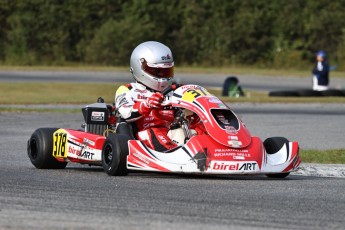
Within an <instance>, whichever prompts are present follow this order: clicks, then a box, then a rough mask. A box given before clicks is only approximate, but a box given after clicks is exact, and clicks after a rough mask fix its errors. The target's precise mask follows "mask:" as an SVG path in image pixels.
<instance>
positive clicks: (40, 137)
mask: <svg viewBox="0 0 345 230" xmlns="http://www.w3.org/2000/svg"><path fill="white" fill-rule="evenodd" d="M56 130H57V128H40V129H37V130H35V132H34V133H33V134H32V135H31V137H30V139H29V141H28V146H27V147H28V148H27V152H28V156H29V158H30V161H31V163H32V164H33V165H34V166H35V167H36V168H38V169H64V168H65V167H66V165H67V162H59V161H58V160H56V159H55V158H54V157H53V134H54V132H55V131H56Z"/></svg>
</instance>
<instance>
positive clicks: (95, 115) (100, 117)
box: [91, 111, 104, 121]
mask: <svg viewBox="0 0 345 230" xmlns="http://www.w3.org/2000/svg"><path fill="white" fill-rule="evenodd" d="M91 121H104V112H97V111H92V113H91Z"/></svg>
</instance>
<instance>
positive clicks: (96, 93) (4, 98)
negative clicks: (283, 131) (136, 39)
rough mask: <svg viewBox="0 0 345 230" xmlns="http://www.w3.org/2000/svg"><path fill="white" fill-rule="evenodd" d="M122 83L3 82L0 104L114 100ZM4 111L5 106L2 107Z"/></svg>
mask: <svg viewBox="0 0 345 230" xmlns="http://www.w3.org/2000/svg"><path fill="white" fill-rule="evenodd" d="M119 85H120V84H108V83H107V84H106V83H61V82H56V83H51V82H36V83H33V82H1V83H0V104H2V105H11V104H27V105H32V104H85V103H86V104H89V103H91V102H95V101H96V100H97V98H98V97H102V98H104V100H105V102H106V103H108V104H111V103H112V102H114V96H115V92H116V89H117V88H118V87H119ZM209 90H210V92H211V93H212V94H214V95H216V96H218V97H219V98H220V99H222V100H223V101H225V102H230V103H231V102H232V103H246V102H250V103H345V97H269V96H268V94H267V93H265V92H258V91H246V96H245V97H241V98H230V97H221V96H220V95H221V90H220V89H214V88H211V89H209ZM3 110H4V109H3Z"/></svg>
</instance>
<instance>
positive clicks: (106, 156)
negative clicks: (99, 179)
mask: <svg viewBox="0 0 345 230" xmlns="http://www.w3.org/2000/svg"><path fill="white" fill-rule="evenodd" d="M130 139H131V138H130V137H129V136H127V135H121V134H110V135H109V136H108V137H107V139H106V140H105V141H104V145H103V149H102V166H103V169H104V171H105V172H106V173H107V174H108V175H109V176H126V175H127V174H128V170H127V155H128V152H129V150H128V141H129V140H130Z"/></svg>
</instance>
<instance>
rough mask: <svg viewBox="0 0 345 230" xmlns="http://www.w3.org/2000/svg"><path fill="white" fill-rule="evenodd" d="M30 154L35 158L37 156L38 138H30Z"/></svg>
mask: <svg viewBox="0 0 345 230" xmlns="http://www.w3.org/2000/svg"><path fill="white" fill-rule="evenodd" d="M29 148H30V151H29V153H30V156H31V158H32V159H33V160H35V159H36V158H37V155H38V154H37V142H36V139H31V140H30V146H29Z"/></svg>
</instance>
